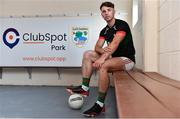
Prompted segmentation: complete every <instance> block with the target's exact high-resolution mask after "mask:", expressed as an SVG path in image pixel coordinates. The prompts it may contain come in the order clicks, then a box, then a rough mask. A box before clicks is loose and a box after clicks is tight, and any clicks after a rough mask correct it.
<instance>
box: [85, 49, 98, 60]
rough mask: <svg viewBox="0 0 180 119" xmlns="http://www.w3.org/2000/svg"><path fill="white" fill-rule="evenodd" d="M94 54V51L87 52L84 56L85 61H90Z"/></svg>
mask: <svg viewBox="0 0 180 119" xmlns="http://www.w3.org/2000/svg"><path fill="white" fill-rule="evenodd" d="M93 53H95V52H94V51H93V50H88V51H85V52H84V54H83V58H84V59H90V58H92V56H93Z"/></svg>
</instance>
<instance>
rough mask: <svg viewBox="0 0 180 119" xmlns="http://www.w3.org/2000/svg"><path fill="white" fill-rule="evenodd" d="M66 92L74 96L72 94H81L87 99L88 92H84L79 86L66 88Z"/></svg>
mask: <svg viewBox="0 0 180 119" xmlns="http://www.w3.org/2000/svg"><path fill="white" fill-rule="evenodd" d="M66 90H67V91H68V92H69V93H71V94H74V93H78V94H81V95H83V96H84V97H87V96H89V90H88V91H85V90H83V89H82V87H81V85H80V86H76V87H74V86H69V87H67V88H66Z"/></svg>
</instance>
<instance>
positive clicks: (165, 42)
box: [158, 0, 180, 81]
mask: <svg viewBox="0 0 180 119" xmlns="http://www.w3.org/2000/svg"><path fill="white" fill-rule="evenodd" d="M179 11H180V0H160V5H159V14H160V28H159V33H160V38H159V51H158V56H159V73H161V74H163V75H165V76H167V77H170V78H172V79H175V80H179V81H180V73H179V72H180V12H179Z"/></svg>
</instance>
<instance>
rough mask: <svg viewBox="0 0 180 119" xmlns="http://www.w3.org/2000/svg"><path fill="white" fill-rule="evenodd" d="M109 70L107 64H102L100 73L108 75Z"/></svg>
mask: <svg viewBox="0 0 180 119" xmlns="http://www.w3.org/2000/svg"><path fill="white" fill-rule="evenodd" d="M108 70H109V66H108V65H107V64H106V63H104V64H102V66H101V68H100V70H99V71H100V72H101V73H107V72H108Z"/></svg>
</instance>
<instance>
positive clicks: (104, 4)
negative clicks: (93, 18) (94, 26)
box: [100, 2, 114, 10]
mask: <svg viewBox="0 0 180 119" xmlns="http://www.w3.org/2000/svg"><path fill="white" fill-rule="evenodd" d="M103 6H105V7H111V8H114V4H113V3H112V2H103V3H102V4H101V6H100V10H101V8H102V7H103Z"/></svg>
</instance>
